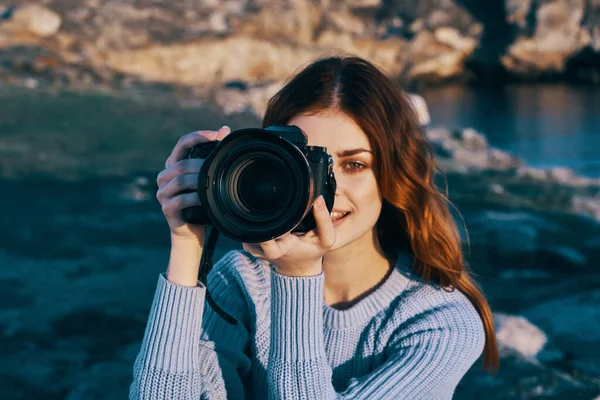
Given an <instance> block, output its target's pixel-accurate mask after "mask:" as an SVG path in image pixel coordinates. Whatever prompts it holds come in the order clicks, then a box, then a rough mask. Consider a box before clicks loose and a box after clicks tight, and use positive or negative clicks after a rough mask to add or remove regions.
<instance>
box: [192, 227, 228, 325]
mask: <svg viewBox="0 0 600 400" xmlns="http://www.w3.org/2000/svg"><path fill="white" fill-rule="evenodd" d="M207 228H208V227H207ZM217 239H219V230H218V229H217V228H216V227H214V226H213V227H212V228H211V229H210V234H209V235H208V239H207V240H206V243H205V245H204V249H203V250H202V257H201V258H200V270H199V271H198V280H199V281H200V282H201V283H202V284H203V285H204V286H205V287H206V301H207V302H208V304H209V305H210V307H211V308H212V309H213V310H214V311H215V312H216V313H217V314H218V315H219V316H220V317H221V318H223V319H224V320H225V321H227V322H229V323H230V324H231V325H237V321H236V320H235V318H233V317H232V316H231V315H229V314H227V313H226V312H225V311H223V309H222V308H221V307H219V305H218V304H217V303H216V302H215V301H214V299H213V298H212V296H211V295H210V291H209V290H208V273H209V272H210V270H211V269H212V267H213V253H214V250H215V246H216V245H217Z"/></svg>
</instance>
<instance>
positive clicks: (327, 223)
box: [313, 195, 336, 249]
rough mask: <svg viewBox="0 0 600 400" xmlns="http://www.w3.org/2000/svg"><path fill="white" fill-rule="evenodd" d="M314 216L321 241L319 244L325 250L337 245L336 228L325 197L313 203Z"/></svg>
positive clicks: (318, 198) (320, 197)
mask: <svg viewBox="0 0 600 400" xmlns="http://www.w3.org/2000/svg"><path fill="white" fill-rule="evenodd" d="M313 215H314V217H315V222H316V224H317V227H316V229H315V230H316V233H317V237H318V240H319V244H320V245H321V247H323V248H326V249H328V248H330V247H331V246H333V244H334V243H335V239H336V237H335V228H334V226H333V221H331V216H330V215H329V210H328V209H327V205H326V204H325V199H324V198H323V195H321V196H319V197H317V199H316V200H315V202H314V203H313Z"/></svg>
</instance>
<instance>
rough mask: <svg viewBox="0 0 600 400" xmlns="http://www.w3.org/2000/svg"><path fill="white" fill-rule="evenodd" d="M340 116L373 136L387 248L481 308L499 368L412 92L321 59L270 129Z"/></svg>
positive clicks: (280, 103) (360, 66)
mask: <svg viewBox="0 0 600 400" xmlns="http://www.w3.org/2000/svg"><path fill="white" fill-rule="evenodd" d="M327 111H336V112H341V113H343V114H345V115H347V116H349V117H350V118H352V119H353V120H354V122H355V123H356V124H357V125H358V126H359V127H360V128H361V129H362V130H363V132H365V134H366V135H367V136H368V138H369V142H370V144H371V148H372V150H373V157H374V170H375V175H376V178H377V182H378V186H379V190H380V191H381V195H382V197H383V207H382V211H381V215H380V218H379V221H378V222H377V233H378V236H379V240H380V242H381V245H382V247H383V248H384V249H386V250H390V249H393V248H396V249H397V248H404V249H406V250H408V251H410V252H411V253H412V254H413V255H414V266H413V268H414V270H415V272H417V273H418V274H419V275H420V276H421V277H422V278H423V279H424V280H425V281H430V280H433V281H435V282H436V283H437V284H439V285H440V287H442V288H444V289H446V290H454V289H458V290H460V291H461V292H462V293H464V294H465V295H466V297H467V298H468V299H469V300H470V301H471V303H472V304H473V305H474V306H475V308H476V309H477V311H478V313H479V315H480V316H481V319H482V321H483V325H484V328H485V335H486V343H485V348H484V351H483V360H484V367H485V368H487V369H489V370H496V369H497V368H498V349H497V346H496V338H495V332H494V323H493V319H492V312H491V310H490V307H489V305H488V303H487V301H486V299H485V297H484V296H483V294H482V293H481V291H480V289H479V288H478V286H477V284H476V282H475V281H474V280H473V278H472V277H471V276H470V274H469V271H468V267H467V265H466V263H465V260H464V258H463V253H462V248H461V241H460V235H459V233H458V229H457V226H456V223H455V221H454V219H453V217H452V215H451V213H450V211H449V209H448V204H450V200H449V199H448V198H447V196H445V195H444V194H442V193H441V192H440V191H439V190H438V189H437V187H436V186H435V183H434V172H435V170H436V163H435V158H434V154H433V151H432V149H431V146H430V144H429V142H428V141H427V139H426V138H425V137H424V136H423V134H422V132H421V128H420V126H419V123H418V118H417V115H416V112H415V110H414V109H413V107H412V105H411V103H410V100H409V99H408V97H407V95H406V94H405V93H404V92H403V91H402V90H401V89H400V88H399V87H398V85H397V84H395V83H394V81H392V80H391V79H390V78H389V77H388V76H387V75H386V74H385V73H384V72H383V71H381V70H380V69H378V68H377V67H376V66H374V65H373V64H371V63H370V62H368V61H366V60H364V59H361V58H358V57H341V56H335V57H328V58H321V59H318V60H316V61H314V62H313V63H311V64H310V65H308V66H307V67H306V68H304V69H303V70H302V71H301V72H299V73H298V74H297V75H295V76H294V77H293V78H291V79H290V80H289V81H288V82H287V83H286V85H285V86H284V87H283V88H282V89H281V90H280V91H279V92H278V93H277V94H276V95H275V96H273V97H272V98H271V99H270V101H269V103H268V107H267V110H266V113H265V116H264V118H263V127H266V126H269V125H273V124H286V123H287V122H288V121H289V120H290V119H291V118H293V117H294V116H297V115H300V114H308V113H312V114H317V113H322V112H327Z"/></svg>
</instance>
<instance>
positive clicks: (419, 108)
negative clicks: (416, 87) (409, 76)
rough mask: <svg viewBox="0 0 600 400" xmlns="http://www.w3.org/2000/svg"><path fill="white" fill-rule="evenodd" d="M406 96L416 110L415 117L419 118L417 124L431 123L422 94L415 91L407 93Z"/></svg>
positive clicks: (426, 124)
mask: <svg viewBox="0 0 600 400" xmlns="http://www.w3.org/2000/svg"><path fill="white" fill-rule="evenodd" d="M408 97H409V99H410V101H411V103H412V105H413V107H414V109H415V111H416V112H417V117H418V118H419V124H420V125H421V126H428V125H429V124H430V123H431V116H430V115H429V109H428V108H427V103H426V102H425V99H424V98H423V96H420V95H418V94H415V93H410V94H408Z"/></svg>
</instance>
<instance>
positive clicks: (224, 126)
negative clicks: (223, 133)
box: [219, 125, 231, 130]
mask: <svg viewBox="0 0 600 400" xmlns="http://www.w3.org/2000/svg"><path fill="white" fill-rule="evenodd" d="M223 128H227V129H229V130H231V128H230V127H228V126H227V125H223V126H222V127H221V129H223ZM221 129H219V130H221Z"/></svg>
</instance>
